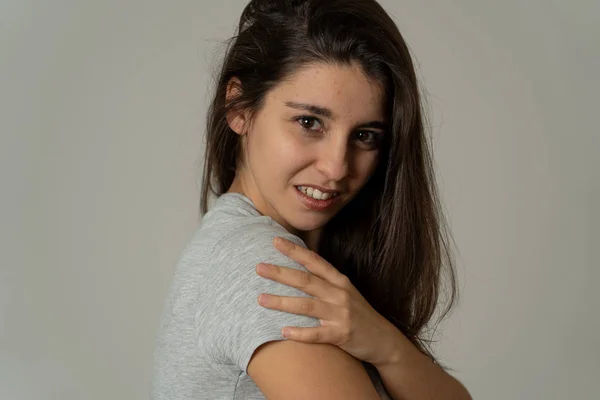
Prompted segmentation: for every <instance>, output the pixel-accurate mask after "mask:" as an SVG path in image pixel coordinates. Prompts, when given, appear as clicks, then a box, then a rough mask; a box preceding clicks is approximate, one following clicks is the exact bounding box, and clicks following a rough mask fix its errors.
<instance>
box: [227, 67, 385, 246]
mask: <svg viewBox="0 0 600 400" xmlns="http://www.w3.org/2000/svg"><path fill="white" fill-rule="evenodd" d="M236 84H238V83H237V82H235V81H234V82H232V83H231V85H230V92H229V96H228V97H229V98H231V97H233V96H236V95H238V94H237V93H239V91H238V89H236V88H235V85H236ZM384 108H385V107H384V91H383V88H382V87H381V85H380V83H379V82H377V81H375V80H374V79H373V78H370V77H369V76H367V75H365V74H364V72H363V70H362V67H361V66H360V65H359V64H357V63H355V62H352V63H351V64H348V65H345V64H341V63H331V62H315V63H311V64H304V65H302V66H301V67H299V68H298V69H296V70H295V71H294V72H293V73H292V74H290V75H289V76H287V77H286V79H285V80H283V81H281V82H279V83H278V84H277V85H275V86H274V87H273V88H271V89H270V90H269V91H268V92H266V93H265V95H264V97H263V99H262V101H261V105H260V107H259V108H258V109H257V110H256V111H255V112H254V113H252V114H251V115H250V113H249V112H243V111H238V112H230V114H229V115H228V125H229V127H230V128H231V129H232V130H233V131H234V132H236V133H237V134H238V135H240V136H241V137H240V138H239V139H240V140H241V143H240V146H239V152H240V154H239V155H240V157H239V158H238V161H237V174H236V178H235V181H234V186H236V188H235V190H236V191H240V192H242V193H244V194H245V195H246V196H248V197H249V198H251V199H252V201H253V202H254V204H255V206H256V207H257V209H259V211H261V213H262V214H264V215H269V216H271V217H273V218H274V219H275V220H276V221H278V222H279V223H280V224H282V225H283V226H285V227H286V228H287V229H288V230H289V231H290V232H293V233H296V234H298V235H300V236H303V233H304V232H310V231H314V230H315V229H318V228H321V227H322V226H323V225H325V224H326V223H327V222H328V221H329V220H330V219H331V218H332V217H333V216H334V215H335V214H337V213H338V212H339V211H340V210H341V209H342V208H343V207H344V205H346V204H348V203H349V202H350V201H351V200H352V199H353V198H354V197H355V196H356V194H357V193H358V192H359V191H360V190H361V189H362V188H363V186H364V185H365V183H366V182H367V181H368V179H369V178H370V177H371V176H372V175H373V173H374V172H375V168H376V166H377V162H378V159H379V153H380V152H381V151H384V150H383V149H382V145H383V135H385V134H386V115H385V110H384ZM318 188H324V189H328V190H333V191H335V193H332V194H326V195H325V198H327V199H328V201H329V202H331V205H330V206H328V207H327V208H324V209H322V208H319V205H318V204H317V209H315V208H314V205H313V204H312V203H311V200H308V199H307V197H308V196H309V195H310V197H317V196H318V197H319V198H321V197H322V195H321V194H320V193H321V192H322V190H319V189H318ZM313 189H314V190H313ZM317 190H318V191H317ZM304 192H306V193H304Z"/></svg>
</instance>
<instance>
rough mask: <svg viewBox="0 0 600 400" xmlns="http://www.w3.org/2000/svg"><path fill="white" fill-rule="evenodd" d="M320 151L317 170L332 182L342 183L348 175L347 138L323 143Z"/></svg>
mask: <svg viewBox="0 0 600 400" xmlns="http://www.w3.org/2000/svg"><path fill="white" fill-rule="evenodd" d="M340 136H342V135H340ZM320 150H321V151H319V159H318V160H317V164H316V166H317V170H318V171H319V172H321V173H322V174H323V175H325V176H326V177H327V178H328V179H329V180H331V181H340V180H342V179H343V178H345V177H346V175H348V168H349V166H348V159H349V156H350V155H349V154H348V141H347V140H346V138H345V137H339V138H334V137H333V136H332V137H330V138H329V140H325V141H323V146H322V148H321V149H320Z"/></svg>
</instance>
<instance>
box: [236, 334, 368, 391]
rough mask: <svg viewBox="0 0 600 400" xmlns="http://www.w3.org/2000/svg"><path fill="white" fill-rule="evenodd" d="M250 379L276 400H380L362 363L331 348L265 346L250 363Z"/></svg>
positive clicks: (285, 344)
mask: <svg viewBox="0 0 600 400" xmlns="http://www.w3.org/2000/svg"><path fill="white" fill-rule="evenodd" d="M248 375H249V376H250V377H251V378H252V380H253V381H254V382H255V383H256V385H257V386H258V387H259V389H260V390H261V391H262V392H263V393H264V395H265V396H266V398H267V399H272V400H282V399H285V400H296V399H297V400H300V399H315V400H318V399H323V400H325V399H327V400H336V399H340V400H341V399H344V400H346V399H347V400H376V399H379V396H378V394H377V392H376V390H375V387H374V386H373V384H372V382H371V379H370V378H369V376H368V374H367V372H366V371H365V369H364V367H363V366H362V364H361V363H360V361H359V360H357V359H356V358H354V357H352V356H351V355H349V354H348V353H346V352H345V351H343V350H341V349H340V348H339V347H337V346H334V345H330V344H318V343H317V344H309V343H300V342H294V341H292V340H284V341H273V342H268V343H265V344H263V345H262V346H260V347H259V348H258V349H257V350H256V352H255V353H254V354H253V356H252V358H251V359H250V364H249V366H248Z"/></svg>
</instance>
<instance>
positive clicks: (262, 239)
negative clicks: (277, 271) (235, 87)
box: [152, 193, 390, 400]
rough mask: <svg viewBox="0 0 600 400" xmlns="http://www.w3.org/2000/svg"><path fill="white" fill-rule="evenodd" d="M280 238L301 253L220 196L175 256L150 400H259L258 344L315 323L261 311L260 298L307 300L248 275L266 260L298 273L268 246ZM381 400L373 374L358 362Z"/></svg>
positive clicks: (274, 226) (265, 221)
mask: <svg viewBox="0 0 600 400" xmlns="http://www.w3.org/2000/svg"><path fill="white" fill-rule="evenodd" d="M275 236H283V237H285V238H287V239H289V240H292V241H294V242H295V243H297V244H299V245H301V246H303V247H306V245H305V244H304V242H303V241H302V240H301V239H300V238H298V237H297V236H295V235H292V234H290V233H289V232H287V231H286V230H285V229H284V228H283V227H282V226H281V225H279V224H278V223H277V222H275V221H274V220H273V219H272V218H270V217H267V216H263V215H261V214H260V213H259V212H258V211H257V210H256V208H255V207H254V205H253V203H252V201H251V200H250V199H249V198H247V197H246V196H244V195H242V194H238V193H226V194H223V195H221V196H220V197H219V198H218V199H217V201H216V202H215V204H214V206H213V207H212V208H211V210H210V211H209V212H208V213H206V214H205V215H204V217H203V219H202V222H201V224H200V226H199V228H198V230H197V231H196V232H195V234H194V235H193V237H192V239H191V241H190V242H189V243H188V245H187V246H186V248H185V249H184V250H183V252H182V254H181V257H180V259H179V263H178V265H177V268H176V270H175V274H174V277H173V281H172V284H171V290H170V292H169V294H168V296H167V299H166V301H165V305H164V309H163V314H162V318H161V321H160V326H159V329H158V332H157V336H156V348H155V352H154V377H153V382H152V399H155V400H163V399H172V400H184V399H185V400H192V399H195V400H197V399H264V398H265V397H264V395H263V394H262V392H261V391H260V389H259V388H258V387H257V386H256V385H255V384H254V382H253V381H252V379H251V378H250V377H249V376H248V374H247V372H248V371H247V367H248V363H249V361H250V357H251V356H252V353H253V352H254V350H255V349H256V348H258V347H259V346H260V345H261V344H263V343H266V342H269V341H273V340H286V339H285V338H283V337H282V336H281V328H283V327H284V326H302V327H316V326H319V325H320V323H319V320H318V319H316V318H312V317H307V316H303V315H295V314H291V313H287V312H282V311H277V310H271V309H268V308H264V307H262V306H260V305H259V304H258V303H257V297H258V295H259V294H260V293H273V294H277V295H282V296H297V297H299V296H305V297H309V295H307V294H305V293H304V292H302V291H300V290H298V289H295V288H292V287H290V286H287V285H283V284H280V283H278V282H275V281H272V280H269V279H266V278H263V277H261V276H259V275H257V274H256V272H255V268H256V264H258V263H260V262H269V263H272V264H276V265H282V266H286V267H291V268H296V269H300V270H304V271H306V268H305V267H304V266H302V265H300V264H298V263H297V262H295V261H293V260H291V259H290V258H288V257H286V256H284V255H283V254H282V253H280V252H279V251H278V250H277V249H275V248H274V247H273V244H272V240H273V238H274V237H275ZM363 365H364V366H365V368H366V369H367V372H368V373H369V375H370V376H371V379H372V380H373V383H374V385H375V387H376V389H377V390H378V392H379V393H380V396H381V398H382V399H389V398H390V397H389V396H388V395H387V394H386V393H385V389H384V387H383V385H382V383H381V380H380V378H379V375H378V374H377V370H376V369H375V368H373V367H372V366H371V365H370V364H367V363H363Z"/></svg>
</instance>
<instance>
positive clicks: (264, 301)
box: [258, 294, 269, 306]
mask: <svg viewBox="0 0 600 400" xmlns="http://www.w3.org/2000/svg"><path fill="white" fill-rule="evenodd" d="M258 303H259V304H260V305H262V306H266V305H267V304H269V298H268V297H267V295H265V294H261V295H260V296H258Z"/></svg>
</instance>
